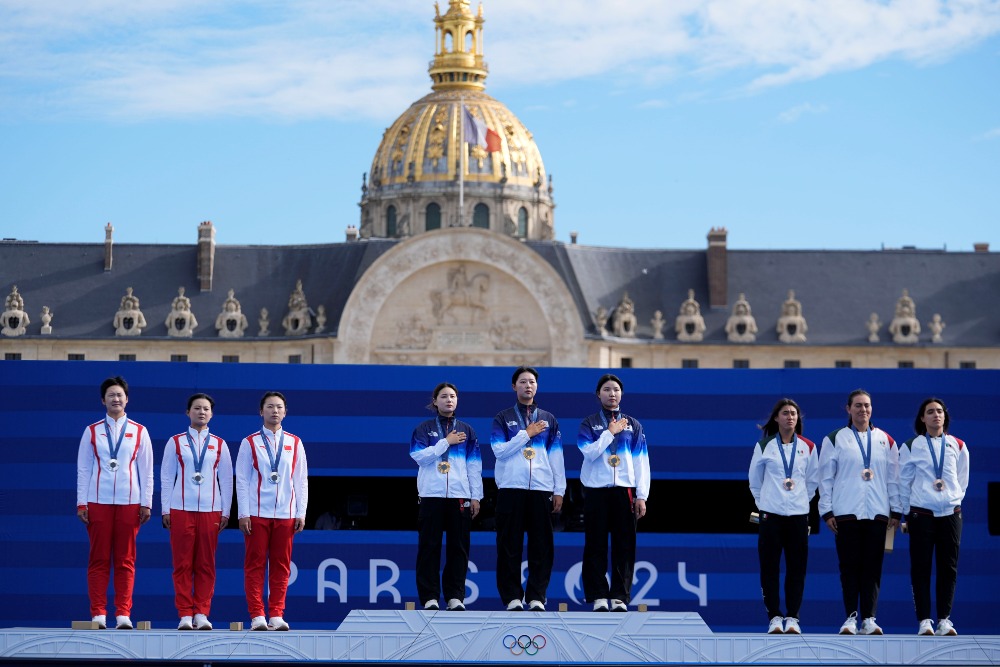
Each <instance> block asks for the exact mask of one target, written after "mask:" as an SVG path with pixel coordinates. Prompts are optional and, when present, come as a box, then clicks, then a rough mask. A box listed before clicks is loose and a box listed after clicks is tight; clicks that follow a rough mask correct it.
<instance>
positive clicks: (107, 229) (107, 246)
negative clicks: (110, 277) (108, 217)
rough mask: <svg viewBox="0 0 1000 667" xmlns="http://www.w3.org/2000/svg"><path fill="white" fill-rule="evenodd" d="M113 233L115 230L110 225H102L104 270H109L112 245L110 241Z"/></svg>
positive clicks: (112, 242)
mask: <svg viewBox="0 0 1000 667" xmlns="http://www.w3.org/2000/svg"><path fill="white" fill-rule="evenodd" d="M114 231H115V228H114V227H112V226H111V223H110V222H109V223H108V224H106V225H104V270H105V271H110V270H111V246H113V245H114V243H115V242H114V241H113V240H112V239H111V233H112V232H114Z"/></svg>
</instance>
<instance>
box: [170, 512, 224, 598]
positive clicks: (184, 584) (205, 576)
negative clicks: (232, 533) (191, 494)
mask: <svg viewBox="0 0 1000 667" xmlns="http://www.w3.org/2000/svg"><path fill="white" fill-rule="evenodd" d="M221 520H222V513H221V512H187V511H185V510H178V509H172V510H170V552H171V553H172V554H173V559H174V604H175V605H176V606H177V615H178V617H181V616H194V615H195V614H205V616H208V614H209V612H210V611H211V609H212V595H213V594H214V593H215V549H216V547H217V546H218V544H219V522H220V521H221ZM192 590H193V591H194V594H193V595H192Z"/></svg>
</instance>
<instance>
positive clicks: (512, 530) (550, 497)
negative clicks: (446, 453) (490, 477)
mask: <svg viewBox="0 0 1000 667" xmlns="http://www.w3.org/2000/svg"><path fill="white" fill-rule="evenodd" d="M511 387H512V388H513V390H514V392H515V394H516V395H517V404H515V405H514V407H512V408H507V409H506V410H502V411H500V413H498V414H497V416H496V417H494V418H493V427H492V430H491V432H490V446H491V447H492V449H493V454H494V455H495V456H496V458H497V464H496V472H495V477H496V483H497V488H498V490H497V506H496V522H497V591H498V592H499V593H500V600H501V602H504V603H505V604H506V605H507V610H508V611H517V610H523V609H524V604H523V603H522V602H521V600H522V598H524V599H526V600H528V609H529V610H531V611H545V592H546V589H547V588H548V586H549V578H550V577H551V576H552V563H553V557H554V552H553V538H552V519H551V516H550V514H554V513H556V512H559V511H560V510H561V509H562V501H563V495H564V494H565V493H566V467H565V464H564V463H563V450H562V434H561V433H560V432H559V422H557V421H556V418H555V416H554V415H553V414H552V413H551V412H546V411H545V410H541V409H539V408H538V406H537V405H535V401H534V399H535V393H536V391H537V389H538V371H536V370H535V369H534V368H528V367H525V366H522V367H520V368H518V369H517V370H515V371H514V374H513V376H512V377H511ZM525 533H527V535H528V582H527V584H528V585H527V588H522V587H521V551H522V549H523V544H524V535H525Z"/></svg>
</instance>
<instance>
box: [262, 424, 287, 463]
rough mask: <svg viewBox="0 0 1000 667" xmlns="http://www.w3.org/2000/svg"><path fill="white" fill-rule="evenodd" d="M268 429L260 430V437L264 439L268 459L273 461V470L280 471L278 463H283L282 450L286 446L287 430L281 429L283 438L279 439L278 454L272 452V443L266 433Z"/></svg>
mask: <svg viewBox="0 0 1000 667" xmlns="http://www.w3.org/2000/svg"><path fill="white" fill-rule="evenodd" d="M266 430H267V429H264V428H262V429H261V430H260V437H261V438H262V439H263V440H264V449H265V450H267V459H268V460H269V461H270V462H271V472H278V464H279V463H281V451H282V450H283V449H284V448H285V431H284V430H282V431H281V440H279V441H278V456H277V457H275V456H273V455H272V454H271V443H270V442H269V441H268V439H267V434H266V433H265V431H266Z"/></svg>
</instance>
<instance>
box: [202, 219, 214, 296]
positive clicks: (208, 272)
mask: <svg viewBox="0 0 1000 667" xmlns="http://www.w3.org/2000/svg"><path fill="white" fill-rule="evenodd" d="M213 273H215V227H214V226H213V225H212V223H211V221H209V220H206V221H205V222H203V223H201V224H200V225H198V280H199V282H201V291H202V292H211V291H212V274H213Z"/></svg>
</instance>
